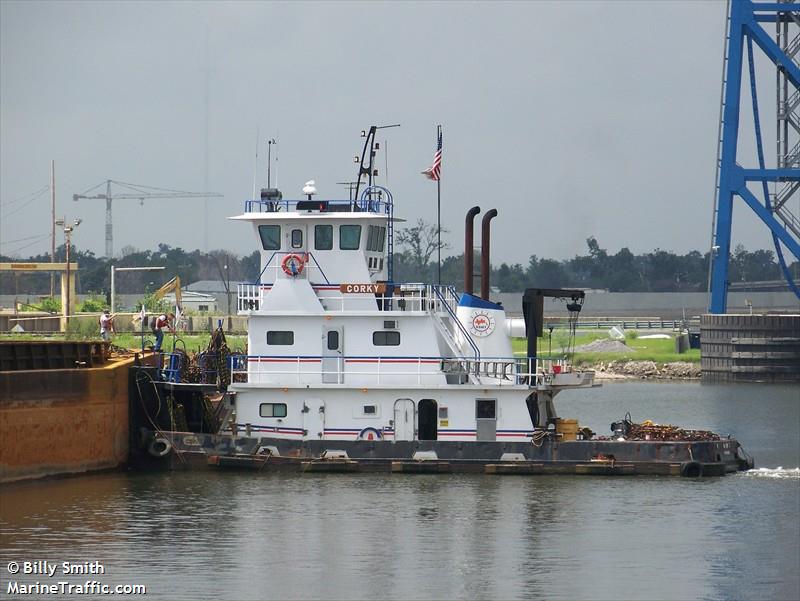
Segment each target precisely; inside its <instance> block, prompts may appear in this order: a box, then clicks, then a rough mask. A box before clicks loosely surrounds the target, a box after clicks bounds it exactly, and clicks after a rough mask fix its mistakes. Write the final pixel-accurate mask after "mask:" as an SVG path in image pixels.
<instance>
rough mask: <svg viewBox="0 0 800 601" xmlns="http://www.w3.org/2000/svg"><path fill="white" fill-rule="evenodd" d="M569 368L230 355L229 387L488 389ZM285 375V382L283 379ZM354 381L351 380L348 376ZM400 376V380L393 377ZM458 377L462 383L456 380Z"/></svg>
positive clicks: (501, 360) (537, 362)
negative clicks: (436, 383)
mask: <svg viewBox="0 0 800 601" xmlns="http://www.w3.org/2000/svg"><path fill="white" fill-rule="evenodd" d="M571 371H572V368H571V367H570V365H569V364H568V363H567V362H566V361H561V360H555V361H554V360H542V359H533V358H529V357H483V358H481V359H480V360H478V361H474V360H471V359H465V358H463V357H434V356H418V357H409V356H391V357H387V356H341V357H337V356H322V355H234V356H232V357H231V373H232V374H233V381H234V382H249V383H254V384H258V383H260V384H286V383H288V382H289V380H292V381H293V382H294V383H296V384H300V385H301V384H309V383H320V382H324V381H325V380H326V378H327V379H328V380H329V381H330V382H334V383H339V384H344V385H350V386H352V385H362V384H367V383H368V384H373V385H376V384H389V383H391V384H409V383H416V384H417V385H421V384H423V383H428V384H431V383H433V382H432V381H431V379H430V378H431V376H435V377H437V378H439V380H440V381H441V382H442V383H443V381H442V380H441V378H442V377H446V376H454V378H451V379H450V380H447V381H448V382H449V383H451V384H452V383H461V384H467V383H470V379H469V375H472V376H474V377H476V378H477V379H478V381H479V382H480V383H484V384H488V385H491V386H526V385H527V386H536V385H537V384H541V383H542V382H543V381H545V380H546V379H547V378H551V377H552V376H554V375H558V374H566V373H569V372H571ZM285 376H288V377H285ZM354 376H355V377H357V378H356V379H357V381H356V382H354V381H353V377H354ZM398 376H400V378H398ZM459 376H463V378H459Z"/></svg>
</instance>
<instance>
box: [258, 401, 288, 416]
mask: <svg viewBox="0 0 800 601" xmlns="http://www.w3.org/2000/svg"><path fill="white" fill-rule="evenodd" d="M267 406H269V407H271V409H272V415H264V407H267ZM276 407H282V408H283V415H275V408H276ZM287 414H288V409H287V406H286V403H260V404H259V406H258V416H259V417H264V418H267V419H270V418H272V419H276V418H277V419H280V418H284V417H286V416H287Z"/></svg>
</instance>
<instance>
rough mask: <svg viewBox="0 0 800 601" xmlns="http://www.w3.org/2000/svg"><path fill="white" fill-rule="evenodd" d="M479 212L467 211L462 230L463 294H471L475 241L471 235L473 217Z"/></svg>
mask: <svg viewBox="0 0 800 601" xmlns="http://www.w3.org/2000/svg"><path fill="white" fill-rule="evenodd" d="M480 212H481V208H480V207H472V208H471V209H470V210H469V211H467V221H466V224H465V230H464V292H465V293H466V294H472V293H473V289H472V286H473V279H474V277H475V276H474V274H475V240H474V236H473V233H472V230H473V225H474V221H475V215H477V214H478V213H480Z"/></svg>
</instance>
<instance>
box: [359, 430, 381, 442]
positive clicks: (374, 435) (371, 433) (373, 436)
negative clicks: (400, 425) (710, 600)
mask: <svg viewBox="0 0 800 601" xmlns="http://www.w3.org/2000/svg"><path fill="white" fill-rule="evenodd" d="M381 438H383V434H381V432H380V430H376V429H375V428H364V429H363V430H361V432H359V433H358V440H380V439H381Z"/></svg>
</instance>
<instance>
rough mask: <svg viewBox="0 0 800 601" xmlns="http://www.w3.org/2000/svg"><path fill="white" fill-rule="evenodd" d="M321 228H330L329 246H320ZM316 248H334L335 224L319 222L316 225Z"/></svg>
mask: <svg viewBox="0 0 800 601" xmlns="http://www.w3.org/2000/svg"><path fill="white" fill-rule="evenodd" d="M320 228H328V233H329V235H330V239H329V243H328V245H327V246H320V243H319V238H320V236H319V232H320V231H321V230H320ZM314 250H333V226H332V225H331V224H330V223H318V224H317V225H315V226H314Z"/></svg>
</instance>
